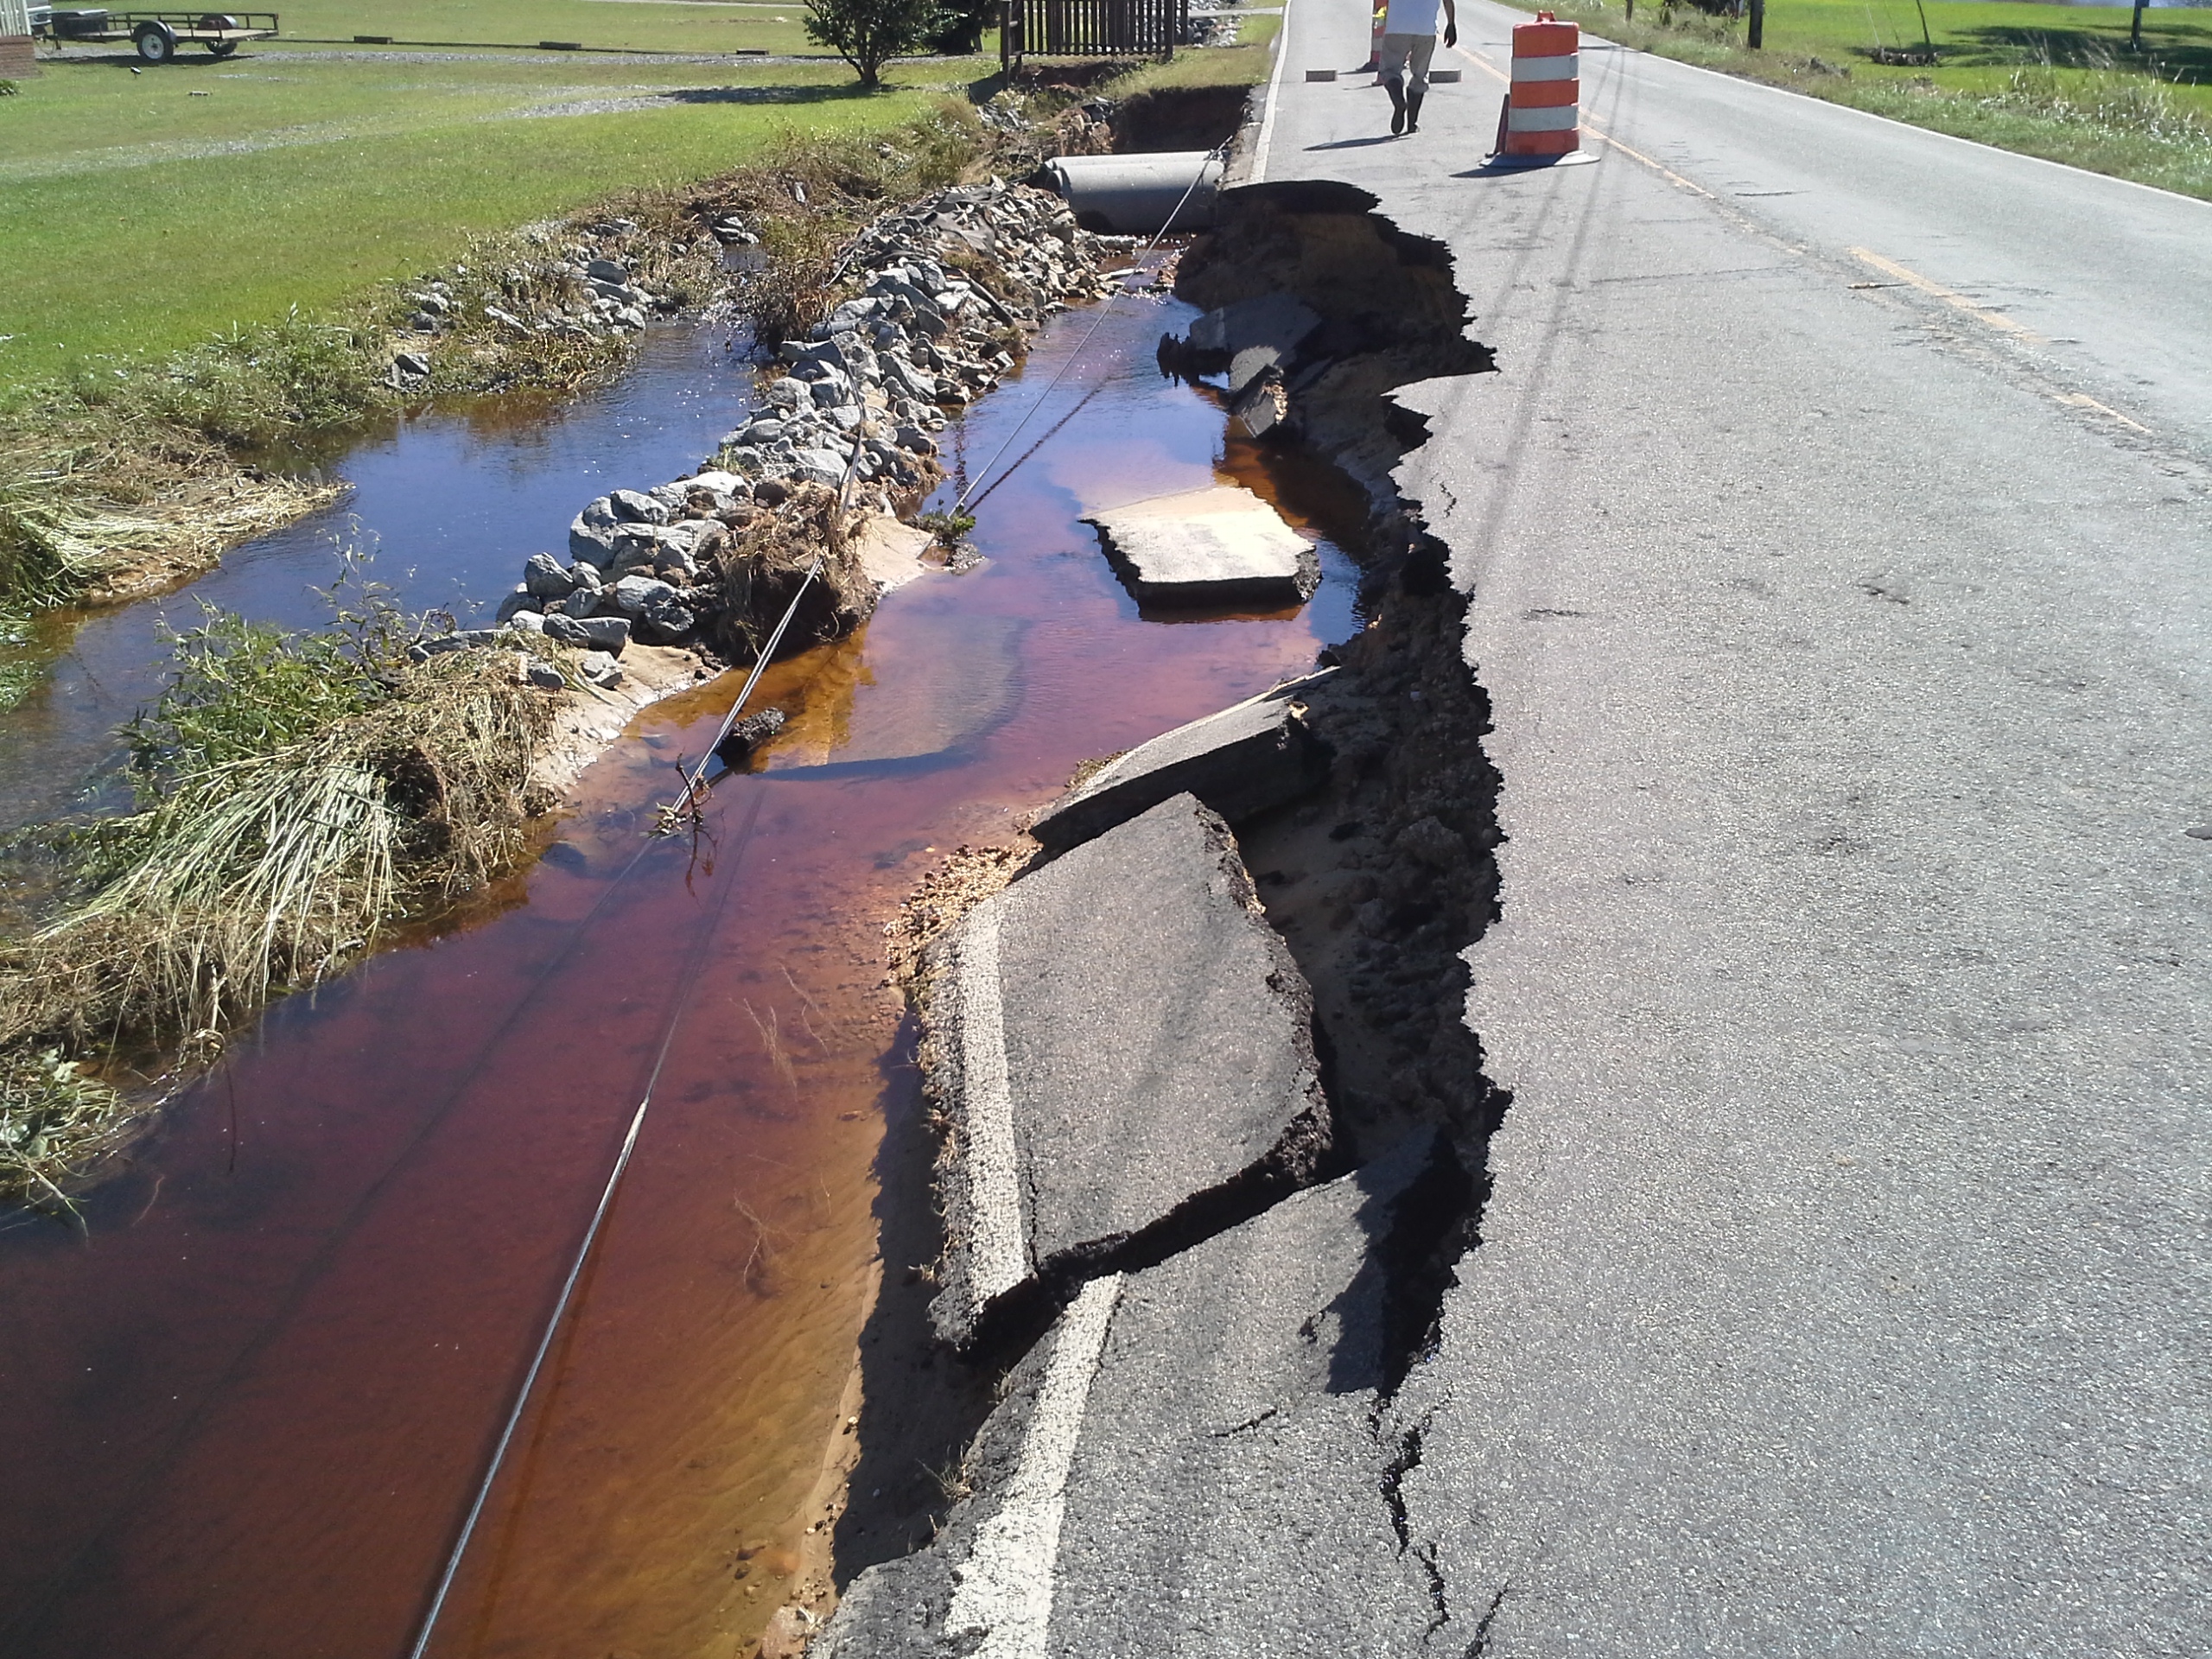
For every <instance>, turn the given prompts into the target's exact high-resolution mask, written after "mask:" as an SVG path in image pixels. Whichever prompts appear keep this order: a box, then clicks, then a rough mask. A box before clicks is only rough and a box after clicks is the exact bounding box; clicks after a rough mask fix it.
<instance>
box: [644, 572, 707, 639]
mask: <svg viewBox="0 0 2212 1659" xmlns="http://www.w3.org/2000/svg"><path fill="white" fill-rule="evenodd" d="M662 585H663V586H664V587H665V586H666V585H667V584H665V583H663V584H662ZM697 626H699V619H698V616H697V615H696V613H694V612H693V611H692V609H691V607H690V606H688V605H686V604H684V603H683V601H682V600H681V599H679V598H678V597H677V595H676V590H675V589H674V588H669V590H668V597H667V598H665V599H658V598H657V599H652V600H648V601H646V602H645V605H644V606H643V607H641V608H640V609H639V612H638V616H637V621H636V624H635V630H634V631H635V632H636V635H637V637H638V638H639V639H641V640H643V641H644V642H645V644H646V645H674V644H675V643H676V642H677V640H679V639H683V636H684V635H685V634H687V633H689V632H691V630H692V629H694V628H696V627H697Z"/></svg>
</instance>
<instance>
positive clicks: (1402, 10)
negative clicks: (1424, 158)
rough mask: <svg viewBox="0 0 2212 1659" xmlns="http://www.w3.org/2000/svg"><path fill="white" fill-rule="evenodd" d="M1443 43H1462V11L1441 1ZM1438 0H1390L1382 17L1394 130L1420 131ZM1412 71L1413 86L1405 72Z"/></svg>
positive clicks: (1386, 85)
mask: <svg viewBox="0 0 2212 1659" xmlns="http://www.w3.org/2000/svg"><path fill="white" fill-rule="evenodd" d="M1442 3H1443V8H1444V44H1445V45H1446V46H1457V45H1459V12H1458V11H1457V10H1456V9H1455V8H1454V7H1453V5H1452V0H1442ZM1437 5H1438V0H1390V10H1389V16H1387V17H1385V18H1384V19H1383V90H1384V91H1386V92H1389V94H1390V130H1391V132H1392V133H1394V134H1395V133H1401V132H1419V131H1420V130H1421V99H1424V98H1427V96H1428V60H1429V59H1430V58H1432V57H1433V56H1434V55H1435V53H1436V11H1437ZM1408 68H1410V69H1411V70H1412V71H1413V85H1412V86H1410V87H1408V86H1407V85H1406V72H1407V70H1408Z"/></svg>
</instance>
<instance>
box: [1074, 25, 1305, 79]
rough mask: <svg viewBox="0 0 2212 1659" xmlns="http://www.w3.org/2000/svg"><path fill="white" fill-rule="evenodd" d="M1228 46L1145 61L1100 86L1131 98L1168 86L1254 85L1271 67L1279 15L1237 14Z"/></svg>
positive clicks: (1265, 76) (1272, 65)
mask: <svg viewBox="0 0 2212 1659" xmlns="http://www.w3.org/2000/svg"><path fill="white" fill-rule="evenodd" d="M1236 23H1237V29H1236V43H1235V44H1234V45H1232V46H1221V47H1209V48H1203V49H1200V50H1195V51H1190V52H1178V53H1177V54H1175V55H1174V56H1173V58H1171V59H1169V60H1167V61H1166V62H1165V63H1147V64H1146V65H1145V66H1144V67H1142V68H1141V69H1132V70H1130V71H1129V72H1128V73H1127V74H1125V75H1117V76H1116V77H1115V79H1113V81H1112V82H1111V83H1110V84H1109V85H1108V86H1105V87H1104V88H1103V89H1102V90H1103V91H1104V92H1106V93H1107V94H1108V95H1109V96H1110V97H1114V98H1135V97H1137V96H1139V95H1140V94H1141V93H1145V92H1161V91H1165V90H1166V89H1168V88H1171V87H1197V86H1258V85H1259V84H1260V82H1262V81H1263V80H1265V79H1267V78H1268V71H1269V70H1270V69H1271V68H1272V67H1274V38H1275V35H1276V32H1277V31H1278V30H1279V29H1281V26H1282V19H1281V18H1280V17H1240V18H1238V19H1237V20H1236Z"/></svg>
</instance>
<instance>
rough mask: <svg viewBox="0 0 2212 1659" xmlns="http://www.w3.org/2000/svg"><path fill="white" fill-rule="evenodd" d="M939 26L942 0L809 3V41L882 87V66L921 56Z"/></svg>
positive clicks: (827, 0)
mask: <svg viewBox="0 0 2212 1659" xmlns="http://www.w3.org/2000/svg"><path fill="white" fill-rule="evenodd" d="M937 28H938V0H807V4H806V37H807V39H809V40H810V41H813V42H814V43H815V44H816V45H817V46H826V47H828V48H830V49H831V50H832V51H834V52H835V53H836V54H837V55H838V56H839V57H841V58H842V59H844V60H845V61H846V62H847V63H849V64H851V65H852V66H853V67H854V68H855V69H856V70H858V71H859V72H860V77H861V86H877V85H879V84H880V81H881V79H882V77H881V71H882V68H883V66H884V65H885V64H886V63H887V62H888V61H889V60H891V59H893V58H896V57H902V56H904V55H906V54H908V53H910V52H913V51H916V50H918V48H920V47H921V46H922V45H923V44H924V42H925V41H927V40H928V39H929V37H930V35H931V33H932V31H934V30H935V29H937Z"/></svg>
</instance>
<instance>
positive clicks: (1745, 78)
mask: <svg viewBox="0 0 2212 1659" xmlns="http://www.w3.org/2000/svg"><path fill="white" fill-rule="evenodd" d="M1594 38H1596V39H1598V40H1605V36H1604V35H1597V36H1595V37H1594ZM1605 43H1606V44H1607V45H1608V46H1611V48H1613V49H1614V50H1615V51H1618V52H1630V53H1633V54H1635V55H1636V56H1637V57H1639V58H1643V59H1645V60H1649V61H1650V62H1652V63H1663V64H1666V65H1668V66H1669V67H1671V68H1675V69H1687V70H1688V71H1690V72H1691V73H1693V74H1700V75H1713V76H1717V77H1718V78H1719V79H1722V80H1726V81H1729V82H1731V83H1732V84H1733V85H1735V86H1755V87H1757V88H1758V90H1759V91H1761V92H1772V93H1774V94H1776V95H1777V97H1781V98H1795V99H1802V100H1804V101H1805V102H1806V103H1808V104H1817V105H1820V106H1821V108H1822V109H1824V110H1836V111H1840V112H1841V113H1843V114H1845V115H1855V116H1857V117H1859V118H1860V119H1861V120H1865V121H1878V122H1880V123H1881V124H1883V125H1884V126H1885V127H1896V128H1898V129H1899V130H1903V131H1905V132H1920V133H1925V134H1927V135H1928V136H1929V137H1930V138H1942V139H1944V140H1946V141H1947V142H1948V143H1954V144H1964V145H1965V146H1966V147H1967V149H1978V150H1980V152H1981V153H1982V154H1983V155H1985V156H2008V157H2010V158H2011V159H2012V160H2013V161H2016V162H2035V163H2036V164H2037V166H2039V167H2055V168H2057V169H2058V170H2059V171H2060V172H2062V173H2071V174H2073V175H2074V176H2075V177H2076V178H2081V179H2095V180H2097V181H2099V182H2100V183H2103V184H2124V185H2126V186H2127V187H2128V188H2130V189H2131V190H2147V191H2149V192H2150V193H2151V194H2152V195H2154V196H2157V197H2159V198H2160V199H2161V200H2166V201H2185V202H2187V203H2189V205H2190V207H2212V201H2206V200H2203V199H2202V197H2198V196H2185V195H2183V194H2182V193H2181V192H2180V191H2178V190H2166V189H2162V188H2159V187H2158V185H2155V184H2145V183H2144V182H2143V181H2141V180H2139V179H2123V178H2121V177H2120V176H2119V175H2117V174H2113V173H2099V172H2097V171H2096V170H2094V168H2087V167H2075V165H2074V164H2073V163H2072V162H2054V161H2052V160H2051V159H2050V157H2049V156H2031V155H2029V154H2028V153H2027V152H2026V151H2025V150H2020V149H2005V147H2004V146H2003V145H2001V144H1985V143H1982V142H1981V141H1980V139H1978V138H1961V137H1959V136H1958V134H1956V133H1955V132H1944V131H1942V130H1940V129H1939V128H1936V127H1923V126H1920V125H1917V124H1915V123H1913V122H1910V121H1900V120H1898V119H1897V118H1896V117H1894V116H1888V115H1877V114H1875V113H1874V111H1872V110H1862V109H1859V108H1858V107H1857V106H1856V105H1850V104H1837V103H1834V102H1831V101H1830V100H1829V99H1825V98H1816V97H1815V96H1814V95H1813V94H1812V93H1810V92H1799V91H1797V90H1796V88H1795V87H1790V86H1775V85H1774V84H1773V83H1771V82H1770V81H1764V80H1753V79H1751V77H1750V76H1749V75H1732V74H1730V73H1728V72H1727V71H1726V69H1708V68H1707V67H1705V66H1704V65H1703V64H1701V63H1684V62H1683V61H1682V60H1681V59H1680V58H1666V57H1662V56H1660V55H1659V54H1658V53H1656V52H1646V51H1645V50H1643V48H1641V47H1635V46H1624V45H1623V44H1622V43H1621V42H1620V41H1606V42H1605Z"/></svg>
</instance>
